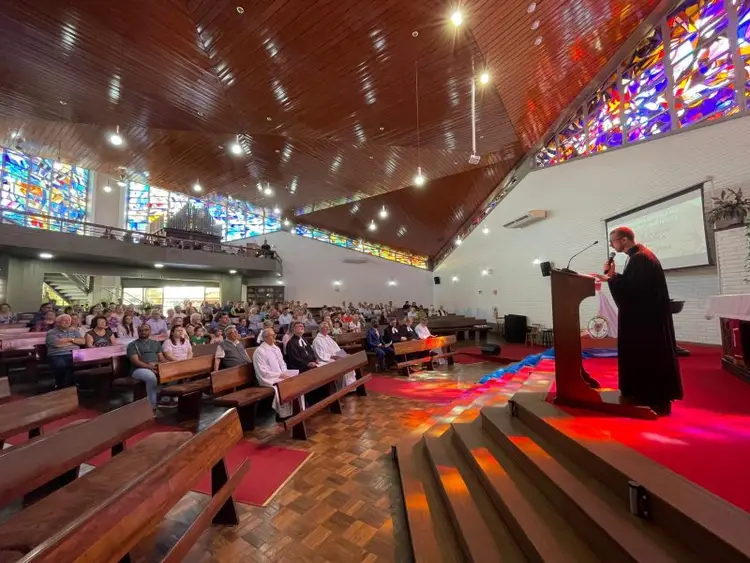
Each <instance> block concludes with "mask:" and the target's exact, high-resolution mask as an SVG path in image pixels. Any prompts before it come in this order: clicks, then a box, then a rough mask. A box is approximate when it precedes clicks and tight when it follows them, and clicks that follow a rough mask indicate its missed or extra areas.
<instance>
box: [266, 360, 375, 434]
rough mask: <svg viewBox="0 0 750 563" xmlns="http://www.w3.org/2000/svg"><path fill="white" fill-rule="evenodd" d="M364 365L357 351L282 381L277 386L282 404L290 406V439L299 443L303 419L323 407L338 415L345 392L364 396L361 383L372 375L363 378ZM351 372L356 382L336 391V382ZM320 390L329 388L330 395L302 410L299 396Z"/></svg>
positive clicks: (364, 391)
mask: <svg viewBox="0 0 750 563" xmlns="http://www.w3.org/2000/svg"><path fill="white" fill-rule="evenodd" d="M366 364H367V355H366V354H365V353H364V352H357V353H356V354H353V355H351V356H347V357H345V358H342V359H340V360H336V361H334V362H331V363H329V364H326V365H324V366H320V367H317V368H313V369H311V370H310V371H306V372H304V373H300V374H299V375H296V376H294V377H290V378H288V379H284V380H282V381H280V382H279V383H277V384H276V388H277V390H278V393H279V402H280V403H281V404H286V403H289V402H291V403H292V413H293V414H292V416H291V417H290V418H288V419H287V420H285V421H284V428H286V429H287V430H289V429H290V428H291V429H292V437H293V438H296V439H298V440H306V439H307V428H305V419H307V418H309V417H311V416H312V415H314V414H315V413H317V412H320V411H322V410H323V409H324V408H326V407H329V408H330V410H331V412H333V413H336V414H341V403H339V399H340V398H341V397H343V396H345V395H346V394H347V393H350V392H351V391H354V390H356V391H357V393H358V394H359V395H367V391H366V390H365V387H364V384H365V383H367V382H368V381H370V379H371V378H372V375H371V374H369V373H368V374H367V375H362V366H364V365H366ZM352 370H354V371H355V373H356V375H357V381H355V382H354V383H352V384H351V385H347V386H344V387H342V388H341V389H339V390H338V391H336V381H339V380H341V378H342V377H343V376H344V375H345V374H347V373H348V372H350V371H352ZM321 387H328V389H329V393H330V394H329V395H328V397H326V398H325V399H323V400H322V401H319V402H317V403H315V404H314V405H312V406H310V407H308V408H306V409H305V410H302V409H301V405H300V397H302V396H303V395H304V394H305V393H309V392H310V391H314V390H315V389H319V388H321Z"/></svg>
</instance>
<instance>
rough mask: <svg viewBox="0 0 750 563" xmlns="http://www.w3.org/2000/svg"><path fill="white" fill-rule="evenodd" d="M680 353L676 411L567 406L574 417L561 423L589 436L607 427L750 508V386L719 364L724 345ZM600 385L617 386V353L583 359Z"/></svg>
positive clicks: (631, 444)
mask: <svg viewBox="0 0 750 563" xmlns="http://www.w3.org/2000/svg"><path fill="white" fill-rule="evenodd" d="M686 347H687V348H688V349H690V351H691V352H692V353H693V355H692V356H690V357H685V358H680V369H681V372H682V382H683V387H684V391H685V399H684V400H682V401H675V402H674V403H673V405H672V415H671V416H668V417H662V418H660V419H659V420H656V421H645V420H633V419H625V418H615V417H608V416H602V415H599V414H596V413H592V412H590V411H584V410H579V409H569V408H565V409H564V410H565V411H566V412H568V413H569V414H572V415H574V416H575V417H576V418H571V419H567V420H565V421H564V422H561V425H562V426H564V427H565V428H566V429H568V430H571V431H574V432H576V433H580V434H582V435H586V434H587V433H589V432H590V431H591V429H596V430H598V431H601V430H603V431H605V432H607V433H609V434H610V435H611V437H612V438H614V439H615V440H617V441H618V442H621V443H623V444H625V445H627V446H629V447H631V448H633V449H635V450H637V451H639V452H640V453H642V454H643V455H645V456H647V457H649V458H651V459H653V460H654V461H656V462H658V463H660V464H662V465H664V466H666V467H668V468H669V469H671V470H672V471H674V472H675V473H678V474H680V475H682V476H683V477H685V478H687V479H689V480H691V481H694V482H695V483H697V484H698V485H700V486H701V487H704V488H706V489H708V490H709V491H711V492H713V493H714V494H716V495H718V496H720V497H722V498H724V499H725V500H727V501H729V502H731V503H733V504H735V505H737V506H739V507H740V508H742V509H744V510H746V511H749V512H750V478H748V468H750V385H748V384H747V383H745V382H743V381H742V380H740V379H739V378H737V377H735V376H733V375H731V374H729V373H727V372H725V371H724V370H722V369H721V367H720V363H719V359H720V357H721V355H720V349H719V348H718V347H712V346H690V345H687V346H686ZM584 366H585V368H586V370H587V371H588V372H589V373H590V374H591V375H592V376H593V377H595V378H596V379H598V380H599V382H600V383H601V384H602V387H606V388H611V389H616V388H617V358H598V359H590V360H584Z"/></svg>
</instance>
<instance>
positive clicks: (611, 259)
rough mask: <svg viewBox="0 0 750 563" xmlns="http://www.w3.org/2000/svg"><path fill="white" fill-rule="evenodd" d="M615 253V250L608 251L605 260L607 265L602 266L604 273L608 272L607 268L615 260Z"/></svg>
mask: <svg viewBox="0 0 750 563" xmlns="http://www.w3.org/2000/svg"><path fill="white" fill-rule="evenodd" d="M615 254H617V253H616V252H610V253H609V260H607V267H606V268H604V273H605V274H607V273H609V269H610V268H611V267H612V263H613V262H614V261H615Z"/></svg>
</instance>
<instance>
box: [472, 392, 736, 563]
mask: <svg viewBox="0 0 750 563" xmlns="http://www.w3.org/2000/svg"><path fill="white" fill-rule="evenodd" d="M512 403H513V405H514V406H513V408H514V410H515V412H516V415H517V416H516V418H514V419H513V427H514V428H516V425H517V424H518V423H520V424H521V425H522V428H526V429H528V430H529V431H530V432H533V433H534V436H536V437H537V438H536V441H537V442H543V443H544V444H546V448H545V449H547V450H548V451H550V450H552V449H554V450H555V451H557V452H560V453H562V452H564V457H565V458H566V459H567V460H572V461H573V462H574V464H575V467H578V468H580V469H584V470H586V471H587V472H588V474H589V475H590V476H593V477H595V478H596V480H597V481H598V482H599V483H600V484H602V485H604V486H605V487H606V488H607V489H608V490H609V491H610V492H612V493H614V495H615V496H616V498H617V501H618V502H619V507H620V508H621V510H622V511H623V512H625V514H628V507H629V505H631V504H632V502H631V498H630V497H631V492H632V489H631V488H630V486H629V485H630V484H635V485H636V486H637V489H635V492H637V497H638V504H639V505H640V506H646V507H647V509H648V513H649V514H648V516H649V518H650V520H648V521H646V520H643V519H640V518H635V517H631V516H628V518H629V519H631V520H634V521H635V522H637V523H638V524H640V525H642V526H644V529H647V530H653V529H656V530H658V531H660V532H661V533H662V534H663V535H666V536H668V538H670V539H672V541H673V542H675V543H677V542H679V546H678V547H679V548H680V549H682V550H683V551H684V553H685V554H687V555H685V554H683V555H682V556H681V557H680V558H679V559H678V560H679V561H680V562H682V561H691V560H698V561H721V562H722V563H740V562H743V563H746V562H747V561H750V534H749V533H748V530H750V514H748V513H747V512H745V511H743V510H742V509H740V508H738V507H736V506H734V505H732V504H730V503H728V502H727V501H725V500H723V499H721V498H720V497H718V496H716V495H714V494H712V493H710V492H709V491H707V490H706V489H703V488H702V487H700V486H698V485H696V484H695V483H693V482H691V481H688V480H687V479H685V478H684V477H681V476H679V475H677V474H676V473H674V472H672V471H670V470H669V469H667V468H666V467H664V466H663V465H660V464H658V463H656V462H655V461H653V460H651V459H649V458H647V457H645V456H643V455H641V454H640V453H638V452H636V451H635V450H632V449H630V448H628V447H627V446H625V445H623V444H621V443H619V442H617V441H615V440H613V439H612V438H611V436H610V435H608V434H606V433H603V432H601V431H598V430H597V429H596V428H591V427H589V426H587V425H585V424H583V425H582V424H581V422H580V418H575V419H573V418H572V417H570V416H569V415H568V414H566V413H565V412H563V411H561V410H560V409H558V408H556V407H555V406H553V405H551V404H549V403H547V402H545V401H544V395H541V394H534V393H530V394H526V395H523V396H517V397H514V399H513V401H512ZM482 415H483V421H484V422H487V423H488V424H489V425H488V426H486V428H487V429H488V430H491V429H492V427H493V426H497V424H496V423H498V422H499V421H498V420H497V418H494V419H493V414H492V409H488V410H487V412H486V413H485V411H484V410H483V411H482ZM495 417H497V415H496V414H495ZM571 420H574V421H578V422H577V424H578V425H579V426H578V427H577V428H576V427H570V426H569V425H567V424H566V422H568V421H571ZM506 421H507V419H506ZM497 435H498V437H499V438H500V439H502V433H501V432H497ZM505 442H506V445H509V446H513V447H514V449H515V450H516V451H519V448H517V447H516V446H515V445H514V444H512V443H511V442H510V441H509V440H505ZM566 467H568V469H571V466H568V465H566ZM576 477H578V475H576ZM641 499H644V500H641ZM662 545H664V544H662ZM672 551H674V550H672Z"/></svg>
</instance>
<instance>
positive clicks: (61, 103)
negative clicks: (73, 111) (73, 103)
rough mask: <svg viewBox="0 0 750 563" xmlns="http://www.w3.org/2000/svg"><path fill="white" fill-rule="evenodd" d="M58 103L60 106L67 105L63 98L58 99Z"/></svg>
mask: <svg viewBox="0 0 750 563" xmlns="http://www.w3.org/2000/svg"><path fill="white" fill-rule="evenodd" d="M60 105H61V106H67V105H68V102H66V101H65V100H60Z"/></svg>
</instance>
